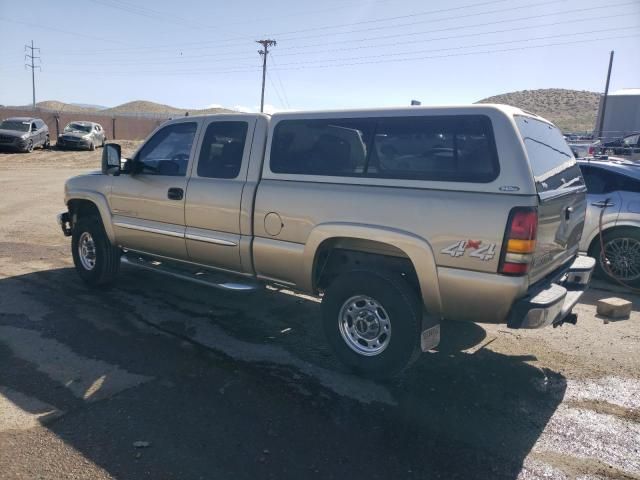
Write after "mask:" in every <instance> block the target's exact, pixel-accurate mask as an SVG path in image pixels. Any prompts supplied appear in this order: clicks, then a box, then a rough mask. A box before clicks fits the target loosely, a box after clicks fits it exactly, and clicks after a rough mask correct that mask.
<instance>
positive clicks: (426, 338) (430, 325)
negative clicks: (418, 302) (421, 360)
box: [420, 312, 440, 352]
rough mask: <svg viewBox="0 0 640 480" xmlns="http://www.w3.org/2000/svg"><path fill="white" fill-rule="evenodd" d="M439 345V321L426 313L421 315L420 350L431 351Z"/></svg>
mask: <svg viewBox="0 0 640 480" xmlns="http://www.w3.org/2000/svg"><path fill="white" fill-rule="evenodd" d="M439 343H440V319H439V318H436V317H432V316H431V315H429V314H428V313H426V312H425V313H424V314H423V315H422V333H421V334H420V350H422V351H423V352H427V351H429V350H433V349H434V348H436V347H437V346H438V344H439Z"/></svg>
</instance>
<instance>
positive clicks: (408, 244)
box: [301, 222, 442, 316]
mask: <svg viewBox="0 0 640 480" xmlns="http://www.w3.org/2000/svg"><path fill="white" fill-rule="evenodd" d="M332 238H353V239H365V240H374V241H376V242H380V243H384V244H387V245H389V246H391V247H395V248H397V249H399V250H401V251H402V252H403V253H404V254H405V255H406V256H407V257H408V258H409V260H411V263H412V264H413V267H414V268H415V270H416V274H417V276H418V281H419V283H420V292H421V294H422V299H423V302H424V306H425V307H426V308H427V311H429V313H431V314H432V315H437V316H440V314H441V312H442V304H441V300H440V287H439V284H438V270H437V267H436V262H435V256H434V254H433V249H432V248H431V245H430V244H429V242H427V241H426V240H425V239H424V238H422V237H419V236H417V235H414V234H412V233H409V232H406V231H403V230H397V229H393V228H388V227H381V226H373V225H363V224H357V223H342V222H339V223H324V224H320V225H318V226H316V227H315V228H314V229H313V230H312V231H311V233H310V234H309V237H308V239H307V242H306V244H305V247H304V253H303V275H302V281H303V282H305V283H304V284H303V285H301V286H302V289H303V290H306V291H313V288H314V286H313V268H314V263H315V259H316V254H317V252H318V248H319V247H320V245H321V244H322V243H323V242H324V241H326V240H330V239H332Z"/></svg>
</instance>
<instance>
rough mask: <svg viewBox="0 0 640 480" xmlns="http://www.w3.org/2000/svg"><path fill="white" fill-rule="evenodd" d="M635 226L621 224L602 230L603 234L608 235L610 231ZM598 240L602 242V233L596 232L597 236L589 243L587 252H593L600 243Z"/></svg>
mask: <svg viewBox="0 0 640 480" xmlns="http://www.w3.org/2000/svg"><path fill="white" fill-rule="evenodd" d="M634 228H635V227H632V226H629V225H619V226H615V227H609V228H605V229H604V230H603V231H602V235H607V234H609V233H612V232H618V231H621V230H629V229H634ZM598 242H600V233H596V236H595V237H593V240H591V243H590V244H589V250H587V253H588V254H589V255H591V254H593V252H594V250H595V248H596V245H598Z"/></svg>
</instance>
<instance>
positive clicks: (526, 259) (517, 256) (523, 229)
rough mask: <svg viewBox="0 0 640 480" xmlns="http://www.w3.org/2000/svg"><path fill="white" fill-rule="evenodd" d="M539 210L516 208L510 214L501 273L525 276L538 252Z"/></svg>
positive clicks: (501, 260) (501, 261) (503, 248)
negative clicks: (534, 255)
mask: <svg viewBox="0 0 640 480" xmlns="http://www.w3.org/2000/svg"><path fill="white" fill-rule="evenodd" d="M537 231H538V210H537V209H535V208H532V207H516V208H514V209H512V210H511V213H509V221H508V222H507V230H506V232H505V236H504V242H503V245H502V258H501V259H500V269H499V272H500V273H504V274H505V275H525V274H526V273H527V272H528V271H529V266H530V265H531V261H532V260H533V253H534V252H535V250H536V234H537Z"/></svg>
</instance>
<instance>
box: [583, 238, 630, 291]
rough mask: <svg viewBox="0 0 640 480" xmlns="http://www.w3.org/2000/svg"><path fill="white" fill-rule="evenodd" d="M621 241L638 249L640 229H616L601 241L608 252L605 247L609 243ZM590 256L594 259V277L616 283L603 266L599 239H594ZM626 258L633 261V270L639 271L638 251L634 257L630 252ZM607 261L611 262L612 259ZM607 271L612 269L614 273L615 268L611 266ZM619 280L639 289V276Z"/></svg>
mask: <svg viewBox="0 0 640 480" xmlns="http://www.w3.org/2000/svg"><path fill="white" fill-rule="evenodd" d="M623 239H628V240H629V243H630V244H636V246H637V248H640V229H638V228H631V227H627V228H617V229H615V230H612V231H610V232H605V233H604V234H603V235H602V240H603V242H604V245H605V249H606V250H609V248H607V247H608V245H609V244H610V243H611V242H613V241H616V240H617V241H621V240H623ZM633 250H635V249H632V251H633ZM591 255H592V256H593V257H594V258H595V259H596V272H595V273H596V276H598V277H600V278H603V279H605V280H609V281H611V282H616V280H615V278H614V277H613V276H612V275H611V274H610V273H609V270H608V269H607V268H605V266H604V265H603V262H604V257H603V255H602V249H601V247H600V238H599V237H596V240H595V245H594V246H593V249H592V253H591ZM628 258H630V259H631V260H632V261H633V264H634V267H633V268H634V269H637V270H638V271H640V251H638V253H637V254H636V255H633V253H632V252H631V253H630V255H628ZM609 260H610V261H611V260H612V259H609ZM609 269H613V272H612V273H615V268H614V266H613V265H611V266H610V267H609ZM619 280H620V281H622V282H623V283H625V284H627V285H630V286H632V287H640V276H638V277H637V278H633V277H631V278H629V277H628V278H623V277H620V278H619ZM616 283H617V282H616Z"/></svg>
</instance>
